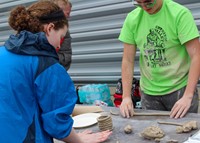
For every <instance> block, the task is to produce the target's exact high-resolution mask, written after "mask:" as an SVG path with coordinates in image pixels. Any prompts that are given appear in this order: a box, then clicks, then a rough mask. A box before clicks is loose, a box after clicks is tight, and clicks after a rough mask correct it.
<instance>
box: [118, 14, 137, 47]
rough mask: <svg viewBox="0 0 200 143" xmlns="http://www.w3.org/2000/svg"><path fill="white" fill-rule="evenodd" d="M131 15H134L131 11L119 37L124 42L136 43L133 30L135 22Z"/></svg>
mask: <svg viewBox="0 0 200 143" xmlns="http://www.w3.org/2000/svg"><path fill="white" fill-rule="evenodd" d="M131 15H132V14H131V13H130V14H128V15H127V17H126V19H125V21H124V24H123V26H122V29H121V32H120V35H119V38H118V39H119V40H120V41H121V42H123V43H128V44H134V45H135V40H134V30H133V28H134V23H133V22H132V21H133V19H132V17H131Z"/></svg>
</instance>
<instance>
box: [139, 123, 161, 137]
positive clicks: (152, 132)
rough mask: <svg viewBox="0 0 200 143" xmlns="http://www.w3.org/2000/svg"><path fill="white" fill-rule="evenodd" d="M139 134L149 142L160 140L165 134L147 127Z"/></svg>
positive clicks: (155, 128) (158, 129)
mask: <svg viewBox="0 0 200 143" xmlns="http://www.w3.org/2000/svg"><path fill="white" fill-rule="evenodd" d="M140 134H141V136H142V137H144V138H146V139H149V140H151V139H153V140H155V139H157V138H162V137H164V136H165V133H164V132H163V131H162V129H161V128H159V127H157V126H149V127H147V128H145V129H144V130H143V131H142V132H141V133H140Z"/></svg>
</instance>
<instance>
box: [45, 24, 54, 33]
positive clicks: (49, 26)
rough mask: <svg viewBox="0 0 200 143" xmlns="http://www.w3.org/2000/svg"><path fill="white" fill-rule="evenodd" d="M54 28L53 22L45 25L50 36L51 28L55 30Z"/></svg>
mask: <svg viewBox="0 0 200 143" xmlns="http://www.w3.org/2000/svg"><path fill="white" fill-rule="evenodd" d="M53 29H54V24H53V23H49V24H47V25H45V32H46V34H47V35H48V36H49V33H50V32H51V30H53Z"/></svg>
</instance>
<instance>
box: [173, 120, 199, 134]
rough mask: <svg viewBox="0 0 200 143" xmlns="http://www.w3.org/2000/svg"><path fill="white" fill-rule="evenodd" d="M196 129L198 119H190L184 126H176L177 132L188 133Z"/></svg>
mask: <svg viewBox="0 0 200 143" xmlns="http://www.w3.org/2000/svg"><path fill="white" fill-rule="evenodd" d="M196 129H198V126H197V121H190V122H187V123H184V124H183V125H182V126H178V127H177V128H176V133H188V132H190V131H192V130H196Z"/></svg>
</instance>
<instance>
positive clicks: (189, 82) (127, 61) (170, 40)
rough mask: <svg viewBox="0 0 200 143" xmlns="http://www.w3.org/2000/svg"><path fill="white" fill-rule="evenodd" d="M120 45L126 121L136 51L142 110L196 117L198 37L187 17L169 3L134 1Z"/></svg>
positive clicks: (199, 64) (199, 62)
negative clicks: (194, 114) (122, 51)
mask: <svg viewBox="0 0 200 143" xmlns="http://www.w3.org/2000/svg"><path fill="white" fill-rule="evenodd" d="M133 3H134V5H136V6H138V8H136V9H135V10H133V11H132V12H130V13H129V14H128V16H127V17H126V19H125V22H124V25H123V27H122V30H121V33H120V36H119V40H120V41H122V42H123V43H124V54H123V60H122V83H123V101H122V103H121V106H120V111H121V114H122V115H123V116H124V117H128V118H129V117H130V116H131V115H133V113H134V110H133V104H132V101H131V96H130V92H131V85H132V75H133V69H134V58H135V54H136V48H139V50H140V60H139V61H140V62H139V63H140V72H141V79H140V87H141V94H142V106H143V107H144V108H145V109H152V110H166V111H171V113H170V117H171V118H181V117H183V116H184V115H185V114H186V113H187V112H188V111H189V112H197V111H198V93H197V89H196V86H197V83H198V79H199V74H200V44H199V39H198V38H199V33H198V29H197V27H196V25H195V22H194V19H193V17H192V14H191V12H190V11H189V10H188V9H187V8H185V7H183V6H182V5H180V4H178V3H176V2H173V1H172V0H135V1H133Z"/></svg>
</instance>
